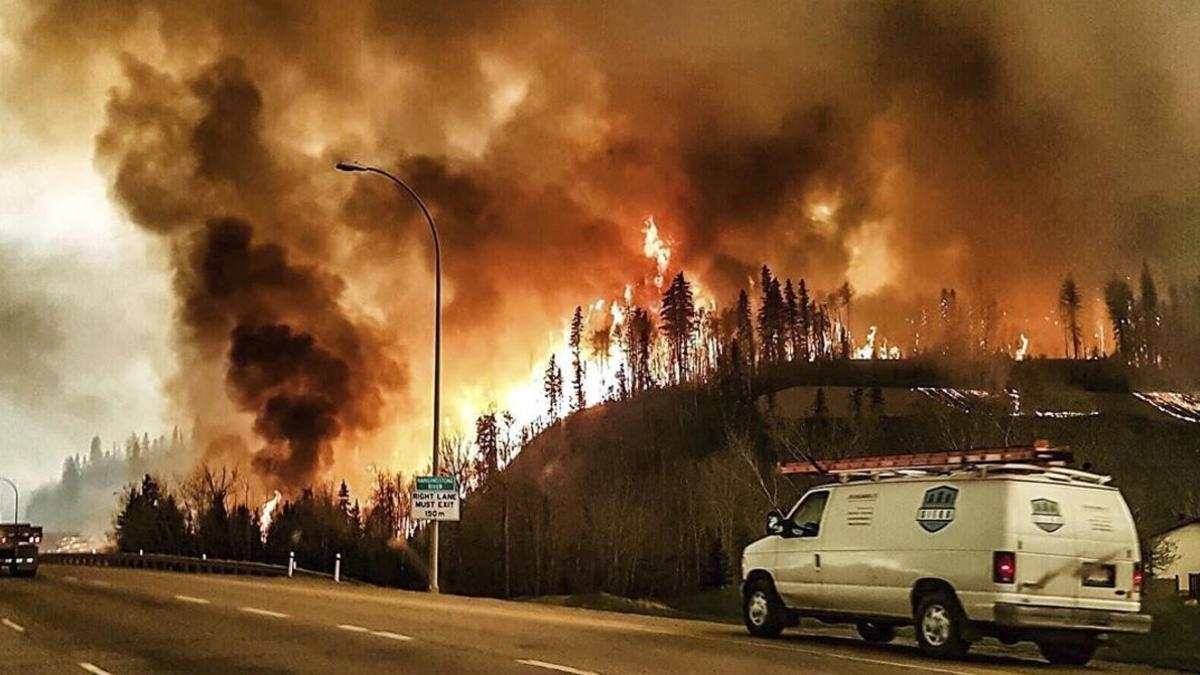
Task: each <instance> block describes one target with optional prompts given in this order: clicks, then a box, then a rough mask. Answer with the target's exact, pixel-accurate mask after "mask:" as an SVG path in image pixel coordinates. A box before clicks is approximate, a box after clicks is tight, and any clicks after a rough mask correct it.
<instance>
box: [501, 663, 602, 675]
mask: <svg viewBox="0 0 1200 675" xmlns="http://www.w3.org/2000/svg"><path fill="white" fill-rule="evenodd" d="M517 663H520V664H523V665H526V666H533V667H534V668H545V669H546V670H557V671H558V672H560V673H571V674H572V675H600V674H599V673H597V672H595V671H591V670H580V669H578V668H572V667H571V666H560V665H558V664H557V663H546V662H545V661H536V660H534V659H517Z"/></svg>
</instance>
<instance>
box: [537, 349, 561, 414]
mask: <svg viewBox="0 0 1200 675" xmlns="http://www.w3.org/2000/svg"><path fill="white" fill-rule="evenodd" d="M542 386H543V388H544V389H545V392H546V403H547V405H548V406H549V408H548V410H547V414H548V416H549V419H550V421H551V422H553V421H554V420H556V419H558V417H559V415H560V414H561V413H562V394H563V389H562V386H563V377H562V369H561V368H559V367H558V363H557V362H555V358H554V354H551V355H550V362H549V363H548V364H546V375H545V377H544V378H543V379H542Z"/></svg>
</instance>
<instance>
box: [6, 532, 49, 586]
mask: <svg viewBox="0 0 1200 675" xmlns="http://www.w3.org/2000/svg"><path fill="white" fill-rule="evenodd" d="M41 543H42V527H41V525H30V524H29V523H5V524H0V570H8V573H9V574H11V575H12V576H14V577H32V576H34V575H36V574H37V568H38V545H39V544H41Z"/></svg>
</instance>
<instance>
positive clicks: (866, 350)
mask: <svg viewBox="0 0 1200 675" xmlns="http://www.w3.org/2000/svg"><path fill="white" fill-rule="evenodd" d="M854 358H856V359H873V358H875V326H871V328H870V329H868V330H867V343H866V344H864V345H863V346H861V347H859V348H858V349H857V350H855V352H854Z"/></svg>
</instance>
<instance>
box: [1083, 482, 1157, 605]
mask: <svg viewBox="0 0 1200 675" xmlns="http://www.w3.org/2000/svg"><path fill="white" fill-rule="evenodd" d="M1067 489H1068V490H1070V491H1071V492H1072V493H1073V494H1072V496H1071V499H1070V500H1069V501H1068V504H1069V505H1070V506H1069V513H1070V514H1071V518H1072V520H1074V521H1075V527H1074V529H1073V532H1074V537H1075V555H1076V556H1078V558H1079V562H1080V567H1079V571H1078V574H1077V578H1078V585H1077V588H1076V592H1075V594H1076V597H1078V598H1079V604H1080V606H1082V607H1089V608H1094V609H1126V607H1121V605H1126V604H1127V603H1130V602H1135V601H1136V599H1137V598H1136V595H1135V593H1134V588H1133V577H1134V569H1135V567H1136V564H1137V561H1138V560H1139V559H1140V552H1139V550H1138V538H1137V530H1136V529H1135V527H1134V524H1133V517H1132V516H1131V515H1130V513H1129V508H1128V507H1127V506H1126V505H1125V500H1124V498H1122V497H1121V493H1120V492H1118V491H1116V490H1114V489H1096V488H1088V487H1083V486H1080V487H1070V488H1067ZM1135 609H1136V608H1135Z"/></svg>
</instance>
